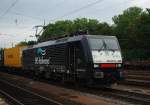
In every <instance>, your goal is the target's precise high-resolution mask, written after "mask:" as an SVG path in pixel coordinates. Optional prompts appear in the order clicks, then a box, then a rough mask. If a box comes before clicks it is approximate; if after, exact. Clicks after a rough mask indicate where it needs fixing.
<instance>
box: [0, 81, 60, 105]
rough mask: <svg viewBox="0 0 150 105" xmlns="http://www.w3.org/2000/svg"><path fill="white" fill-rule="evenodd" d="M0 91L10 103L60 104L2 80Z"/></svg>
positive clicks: (23, 104) (31, 104)
mask: <svg viewBox="0 0 150 105" xmlns="http://www.w3.org/2000/svg"><path fill="white" fill-rule="evenodd" d="M0 93H1V94H2V95H4V97H6V99H7V100H8V102H9V104H10V105H62V104H61V103H58V102H56V101H54V100H51V99H49V98H46V97H44V96H41V95H39V94H37V93H33V92H31V91H29V90H26V89H24V88H21V87H18V86H17V85H14V84H11V83H9V82H7V81H4V80H0Z"/></svg>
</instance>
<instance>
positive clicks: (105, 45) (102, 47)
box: [98, 39, 108, 52]
mask: <svg viewBox="0 0 150 105" xmlns="http://www.w3.org/2000/svg"><path fill="white" fill-rule="evenodd" d="M102 43H103V44H102V46H101V47H100V49H98V52H100V51H102V50H103V49H108V46H107V44H106V42H105V41H104V39H103V40H102Z"/></svg>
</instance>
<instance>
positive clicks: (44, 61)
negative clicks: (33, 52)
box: [34, 57, 50, 65]
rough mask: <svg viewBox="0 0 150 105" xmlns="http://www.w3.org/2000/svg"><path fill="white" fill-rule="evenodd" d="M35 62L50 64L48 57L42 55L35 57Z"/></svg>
mask: <svg viewBox="0 0 150 105" xmlns="http://www.w3.org/2000/svg"><path fill="white" fill-rule="evenodd" d="M34 62H35V64H45V65H48V64H50V58H49V59H44V58H43V57H35V61H34Z"/></svg>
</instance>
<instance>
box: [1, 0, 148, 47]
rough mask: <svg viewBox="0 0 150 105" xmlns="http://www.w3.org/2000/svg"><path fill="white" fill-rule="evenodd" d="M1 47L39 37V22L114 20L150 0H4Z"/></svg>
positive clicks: (110, 21)
mask: <svg viewBox="0 0 150 105" xmlns="http://www.w3.org/2000/svg"><path fill="white" fill-rule="evenodd" d="M0 1H1V3H0V47H11V46H12V43H13V44H16V43H18V42H20V41H23V40H35V38H34V37H29V36H31V35H32V36H33V35H34V34H35V29H34V28H33V27H34V26H35V25H42V24H43V22H44V20H45V21H46V24H48V23H49V22H55V21H57V20H62V19H63V20H64V19H75V18H82V17H86V18H92V19H98V20H99V21H101V22H108V23H110V24H112V17H113V16H114V15H118V14H120V13H122V11H123V10H125V9H127V8H129V7H131V6H139V7H141V8H143V9H145V8H150V0H0Z"/></svg>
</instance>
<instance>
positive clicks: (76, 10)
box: [50, 0, 104, 21]
mask: <svg viewBox="0 0 150 105" xmlns="http://www.w3.org/2000/svg"><path fill="white" fill-rule="evenodd" d="M103 1H104V0H97V1H94V2H92V3H89V4H87V5H84V6H83V7H80V8H77V9H75V10H72V11H70V12H68V13H65V14H64V15H62V16H59V17H56V18H55V19H52V20H50V21H55V20H57V19H60V18H63V17H66V16H70V15H72V14H75V13H77V12H79V11H81V10H83V9H86V8H89V7H91V6H93V5H95V4H97V3H100V2H103Z"/></svg>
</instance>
